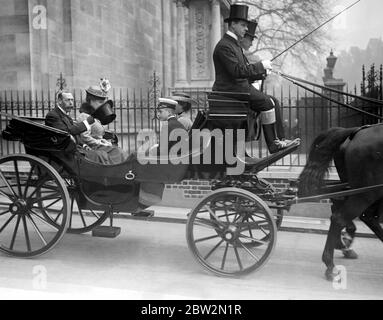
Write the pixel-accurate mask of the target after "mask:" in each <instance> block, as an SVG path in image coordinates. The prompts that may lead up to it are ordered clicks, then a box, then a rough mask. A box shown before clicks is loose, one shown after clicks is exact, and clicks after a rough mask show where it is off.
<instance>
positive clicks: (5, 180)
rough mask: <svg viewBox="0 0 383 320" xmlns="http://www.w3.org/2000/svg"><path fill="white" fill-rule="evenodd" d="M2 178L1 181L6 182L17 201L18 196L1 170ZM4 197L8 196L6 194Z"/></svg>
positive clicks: (0, 175)
mask: <svg viewBox="0 0 383 320" xmlns="http://www.w3.org/2000/svg"><path fill="white" fill-rule="evenodd" d="M0 177H1V179H3V181H4V182H5V184H6V186H7V188H8V189H9V191H10V192H11V194H12V195H13V197H14V198H15V199H17V195H16V193H15V191H14V190H13V189H12V187H11V185H10V184H9V182H8V180H7V179H6V178H5V176H4V174H3V171H2V170H1V169H0ZM4 195H6V194H4ZM6 196H7V198H9V195H6Z"/></svg>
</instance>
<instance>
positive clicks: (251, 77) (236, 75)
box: [213, 4, 299, 153]
mask: <svg viewBox="0 0 383 320" xmlns="http://www.w3.org/2000/svg"><path fill="white" fill-rule="evenodd" d="M248 10H249V7H248V6H246V5H238V4H235V5H231V8H230V16H229V18H227V19H225V22H227V23H228V24H229V30H228V32H227V33H226V34H225V35H224V37H223V38H222V39H221V40H220V42H219V43H218V44H217V46H216V47H215V50H214V54H213V60H214V66H215V83H214V85H213V92H214V91H215V92H222V93H225V92H226V93H227V92H232V93H242V94H243V93H248V94H249V95H250V97H249V107H250V109H251V110H253V111H254V112H257V113H260V114H261V120H262V124H263V132H264V135H265V140H266V143H267V147H268V149H269V151H270V153H276V152H279V151H281V150H283V149H285V148H288V147H290V146H292V145H294V144H296V143H298V142H299V140H287V139H281V138H280V137H278V136H277V133H276V125H275V124H276V121H278V119H279V121H280V119H281V117H279V115H278V117H276V110H275V105H274V101H273V100H272V99H270V97H269V96H267V95H265V94H264V93H262V92H260V91H259V90H257V89H255V88H254V87H253V86H252V85H251V84H250V82H251V83H252V82H254V81H255V80H262V79H264V78H265V77H266V76H267V75H268V74H269V73H270V72H271V70H272V63H271V61H269V60H264V61H261V62H257V63H249V61H248V60H247V59H246V57H245V55H244V54H243V50H242V48H241V46H240V45H239V41H240V40H241V39H242V38H244V36H245V34H246V33H247V32H248V31H249V30H248V25H249V23H250V21H249V20H248ZM250 35H251V36H254V35H255V28H254V34H250Z"/></svg>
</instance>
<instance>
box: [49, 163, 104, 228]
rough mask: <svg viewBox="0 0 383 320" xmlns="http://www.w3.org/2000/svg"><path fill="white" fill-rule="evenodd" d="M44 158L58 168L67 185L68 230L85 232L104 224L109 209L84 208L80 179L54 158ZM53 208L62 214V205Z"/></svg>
mask: <svg viewBox="0 0 383 320" xmlns="http://www.w3.org/2000/svg"><path fill="white" fill-rule="evenodd" d="M43 160H45V161H46V162H48V163H49V164H50V165H52V167H54V168H55V169H56V171H57V172H58V173H59V174H60V176H61V177H62V178H63V179H64V181H65V183H66V185H67V189H68V192H69V198H70V216H69V225H68V231H67V232H68V233H71V234H83V233H87V232H90V231H92V230H93V229H94V228H96V227H98V226H100V225H102V224H103V223H104V222H105V220H106V219H107V218H108V217H109V211H107V210H102V209H84V208H83V207H84V206H83V205H81V203H80V195H81V190H80V187H79V185H78V181H75V180H74V179H73V178H72V177H71V175H70V174H68V172H67V170H66V168H64V166H63V165H61V164H59V163H58V162H57V161H55V160H54V159H52V158H46V159H45V158H43ZM42 207H43V206H42ZM42 210H43V209H42ZM51 210H56V211H57V214H58V215H60V214H62V209H61V208H60V207H57V206H55V208H51ZM46 218H47V219H49V216H46ZM53 223H54V221H53Z"/></svg>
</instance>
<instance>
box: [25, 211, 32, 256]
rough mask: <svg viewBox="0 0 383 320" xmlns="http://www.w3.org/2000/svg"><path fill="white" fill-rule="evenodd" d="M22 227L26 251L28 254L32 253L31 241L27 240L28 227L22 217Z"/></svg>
mask: <svg viewBox="0 0 383 320" xmlns="http://www.w3.org/2000/svg"><path fill="white" fill-rule="evenodd" d="M23 226H24V234H25V241H26V242H27V249H28V251H29V252H31V251H32V248H31V241H30V240H29V233H28V226H27V220H26V219H25V216H23Z"/></svg>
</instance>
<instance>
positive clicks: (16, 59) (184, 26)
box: [0, 0, 230, 90]
mask: <svg viewBox="0 0 383 320" xmlns="http://www.w3.org/2000/svg"><path fill="white" fill-rule="evenodd" d="M229 6H230V1H229V0H109V1H101V0H49V1H48V0H0V8H1V10H0V68H1V75H0V88H1V89H13V90H16V89H17V90H24V89H26V90H30V89H32V90H40V89H44V90H46V89H51V90H52V89H55V87H56V82H57V78H58V77H59V75H60V73H61V72H62V73H63V76H64V78H65V79H66V82H67V85H68V87H71V88H83V87H85V86H87V85H89V84H90V83H94V82H95V81H97V79H99V78H100V77H107V78H109V79H110V80H111V82H112V84H113V86H114V87H116V88H119V87H121V88H145V87H147V86H148V80H149V79H150V77H151V75H152V74H153V71H156V73H157V74H158V76H159V77H160V82H161V85H162V86H163V88H164V89H165V88H167V87H177V86H182V87H185V86H186V87H206V86H211V84H212V81H213V78H214V73H213V64H212V49H213V48H214V46H215V44H216V43H217V42H218V41H219V39H220V38H221V36H222V33H223V31H224V29H223V28H224V23H223V19H224V17H226V16H227V15H228V10H229V9H228V8H229Z"/></svg>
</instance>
